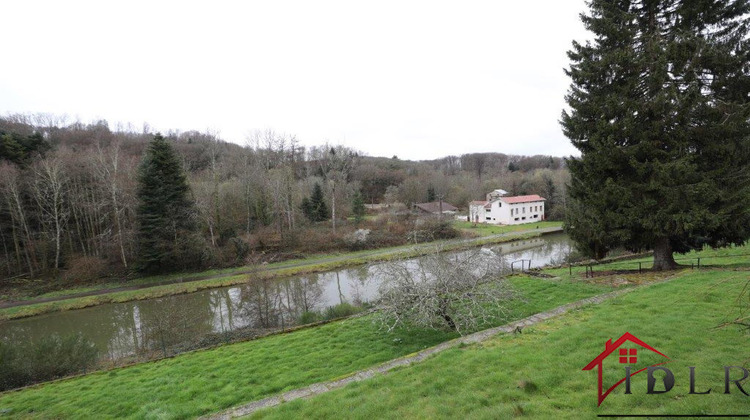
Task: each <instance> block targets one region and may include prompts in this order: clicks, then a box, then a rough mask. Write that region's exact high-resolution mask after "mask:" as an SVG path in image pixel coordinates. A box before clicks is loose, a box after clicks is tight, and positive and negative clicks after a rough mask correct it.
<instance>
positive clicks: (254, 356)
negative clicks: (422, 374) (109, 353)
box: [0, 277, 612, 418]
mask: <svg viewBox="0 0 750 420" xmlns="http://www.w3.org/2000/svg"><path fill="white" fill-rule="evenodd" d="M511 281H512V283H513V285H514V287H515V288H516V289H517V291H518V293H519V296H521V297H523V299H521V300H517V301H516V302H515V304H514V306H513V310H512V312H511V313H509V314H507V316H506V318H504V319H501V320H498V323H504V322H507V321H508V320H512V319H518V318H522V317H524V316H528V315H529V314H532V313H536V312H540V311H542V310H545V309H549V308H552V307H556V306H559V305H561V304H564V303H567V302H571V301H575V300H578V299H581V298H584V297H588V296H593V295H597V294H601V293H605V292H607V291H610V290H612V287H610V286H608V285H600V284H589V283H586V282H578V281H576V282H569V281H551V280H541V279H537V278H529V277H512V278H511ZM453 337H455V335H453V334H449V333H443V332H433V331H396V332H394V333H385V332H383V331H379V330H378V327H377V325H375V324H373V323H372V318H371V317H369V316H365V317H361V318H355V319H349V320H345V321H340V322H334V323H331V324H327V325H324V326H321V327H317V328H310V329H305V330H300V331H296V332H293V333H288V334H281V335H276V336H271V337H267V338H263V339H259V340H254V341H248V342H244V343H238V344H232V345H227V346H222V347H218V348H214V349H210V350H203V351H196V352H193V353H187V354H183V355H180V356H177V357H174V358H172V359H167V360H162V361H158V362H151V363H144V364H140V365H136V366H132V367H127V368H120V369H114V370H111V371H105V372H98V373H93V374H89V375H86V376H82V377H78V378H72V379H67V380H62V381H58V382H53V383H49V384H43V385H39V386H35V387H32V388H28V389H25V390H21V391H17V392H9V393H6V394H2V395H0V412H4V413H6V415H9V416H11V417H23V418H28V417H37V418H92V417H99V418H101V417H131V418H144V417H159V418H184V417H193V416H198V415H202V414H207V413H211V412H215V411H219V410H223V409H226V408H229V407H232V406H235V405H237V404H240V403H243V402H247V401H251V400H255V399H259V398H263V397H266V396H269V395H272V394H275V393H277V392H280V391H283V390H289V389H294V388H298V387H301V386H305V385H309V384H312V383H315V382H319V381H324V380H329V379H333V378H336V377H340V376H342V375H346V374H348V373H351V372H354V371H357V370H359V369H363V368H366V367H369V366H372V365H375V364H378V363H381V362H384V361H386V360H390V359H393V358H396V357H400V356H404V355H407V354H410V353H413V352H415V351H418V350H420V349H422V348H425V347H428V346H432V345H435V344H438V343H440V342H443V341H445V340H448V339H451V338H453Z"/></svg>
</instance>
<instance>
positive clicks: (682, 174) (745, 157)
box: [561, 0, 750, 270]
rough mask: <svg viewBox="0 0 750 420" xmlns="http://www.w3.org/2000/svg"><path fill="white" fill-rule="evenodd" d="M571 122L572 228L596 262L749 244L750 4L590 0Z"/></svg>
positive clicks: (567, 123) (577, 57) (565, 118)
mask: <svg viewBox="0 0 750 420" xmlns="http://www.w3.org/2000/svg"><path fill="white" fill-rule="evenodd" d="M589 7H590V12H589V13H588V14H587V15H583V16H582V18H581V19H582V21H583V23H584V25H585V27H586V28H587V29H588V30H589V31H591V32H592V33H593V41H591V42H586V43H585V44H580V43H577V42H574V43H573V49H572V50H571V51H569V52H568V56H569V57H570V60H571V65H570V69H569V70H568V71H567V72H566V73H567V74H568V75H569V76H570V77H571V79H572V84H571V87H570V90H569V93H568V95H567V97H566V101H567V103H568V105H569V106H570V110H569V111H564V112H563V114H562V121H561V123H562V126H563V131H564V133H565V135H566V136H567V137H568V138H569V139H570V140H571V142H572V143H573V145H574V146H575V147H576V148H577V149H578V150H580V152H581V156H580V157H579V158H571V159H569V160H568V166H569V168H570V172H571V184H570V188H569V189H568V193H569V195H570V199H571V200H570V201H569V205H568V209H569V211H568V214H567V216H566V227H567V229H568V232H569V233H570V235H571V237H572V238H573V239H574V240H575V241H576V242H577V243H578V245H579V249H581V250H582V251H586V252H588V253H589V254H592V255H595V256H596V257H602V256H603V255H604V254H606V252H607V250H609V249H611V248H613V247H617V246H624V247H626V248H629V249H631V250H645V249H653V250H654V269H656V270H660V269H669V268H673V267H674V266H675V265H676V264H675V261H674V258H673V252H678V253H684V252H687V251H689V250H690V249H697V248H700V247H702V246H704V245H705V244H708V245H710V246H714V247H716V246H725V245H728V244H739V243H743V242H744V241H745V239H747V238H748V236H750V230H749V228H750V212H748V210H747V209H748V208H750V187H749V185H750V179H749V178H750V171H749V164H750V142H749V139H750V124H748V120H749V117H750V102H749V101H748V94H750V77H749V72H750V55H749V53H750V50H749V49H748V47H749V46H750V45H749V44H748V25H749V23H750V22H749V21H748V18H747V15H748V13H749V12H750V7H749V6H748V0H717V1H685V0H632V1H612V0H591V1H590V2H589Z"/></svg>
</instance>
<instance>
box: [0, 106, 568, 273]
mask: <svg viewBox="0 0 750 420" xmlns="http://www.w3.org/2000/svg"><path fill="white" fill-rule="evenodd" d="M0 178H2V179H3V182H2V186H0V243H2V249H0V252H1V254H0V270H1V272H2V276H3V277H5V278H9V277H17V276H26V277H40V276H41V277H50V278H55V279H58V278H60V279H63V280H65V279H68V280H86V279H91V278H96V277H100V276H105V275H109V274H113V275H118V276H119V275H123V274H126V273H132V272H168V271H176V270H186V269H197V268H206V267H221V266H231V265H238V264H245V263H248V262H251V261H260V260H263V259H264V258H265V259H270V258H273V257H274V256H277V255H279V254H281V253H285V252H286V253H295V252H309V251H315V250H318V251H319V250H327V249H330V247H331V246H336V244H343V243H344V242H345V241H343V239H342V238H343V237H344V236H345V235H347V234H350V233H351V232H352V231H353V230H354V229H356V228H357V227H359V226H360V223H368V222H367V221H363V219H364V217H363V216H364V211H365V209H364V207H365V204H374V203H388V204H391V205H392V206H391V207H392V209H400V210H401V211H402V212H403V213H404V214H407V213H408V209H410V208H411V205H412V204H414V203H419V202H424V201H427V199H428V198H430V197H435V196H436V194H439V195H440V197H442V198H443V199H444V200H445V201H448V202H452V203H453V204H455V205H456V206H458V207H466V205H467V204H466V203H468V201H470V200H476V199H482V198H483V197H484V194H485V193H486V192H487V191H491V190H493V189H496V188H504V189H506V190H508V191H510V192H511V193H512V194H532V193H533V194H540V195H543V196H545V197H547V198H548V200H549V204H550V205H549V206H548V207H549V212H550V214H549V215H548V217H551V218H558V219H559V218H562V209H563V207H564V201H565V200H564V189H565V182H566V180H567V169H566V168H565V164H564V162H563V160H562V159H560V158H554V157H549V156H534V157H523V156H512V155H504V154H499V153H484V154H466V155H462V156H450V157H446V158H443V159H438V160H433V161H417V162H415V161H407V160H401V159H399V158H398V157H397V156H393V157H391V158H378V157H369V156H365V155H363V154H362V153H361V152H358V151H356V150H353V149H350V148H347V147H343V146H338V145H335V146H334V145H328V144H326V145H321V146H313V147H304V146H302V145H301V143H300V141H299V140H298V139H297V138H296V137H295V136H293V135H288V134H282V133H276V132H274V131H271V130H267V131H257V132H254V133H252V134H251V135H249V136H248V138H247V139H246V144H245V145H237V144H234V143H229V142H225V141H223V140H222V139H221V138H220V137H219V136H218V135H217V134H215V133H210V132H196V131H189V132H178V131H170V132H167V133H164V135H163V136H162V135H157V134H155V133H153V130H151V129H150V127H148V126H144V127H142V128H138V129H136V128H135V127H133V126H117V127H110V126H109V124H108V123H107V122H106V121H96V122H92V123H81V122H78V121H75V122H70V121H67V120H66V119H65V117H60V116H54V115H47V114H34V115H8V116H5V117H2V118H0ZM402 204H403V206H402ZM408 217H409V216H408V215H404V216H402V218H408ZM397 219H398V218H396V219H389V221H387V222H377V223H376V222H371V224H370V225H367V226H366V227H368V228H369V229H372V230H374V231H377V230H379V229H380V230H382V231H383V232H384V233H383V235H381V236H377V235H375V237H376V238H381V239H382V240H383V241H386V242H387V241H391V242H388V244H394V243H396V242H394V241H398V240H402V239H399V238H402V237H403V241H406V240H407V239H406V237H407V235H406V234H405V233H406V232H404V231H403V229H407V228H403V227H402V228H401V229H399V228H397V227H398V223H396V224H395V225H394V224H392V223H390V222H391V221H393V220H397ZM388 235H390V236H388ZM170 238H171V239H170ZM170 242H171V243H170ZM327 247H328V248H327Z"/></svg>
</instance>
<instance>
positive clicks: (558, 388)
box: [256, 270, 750, 419]
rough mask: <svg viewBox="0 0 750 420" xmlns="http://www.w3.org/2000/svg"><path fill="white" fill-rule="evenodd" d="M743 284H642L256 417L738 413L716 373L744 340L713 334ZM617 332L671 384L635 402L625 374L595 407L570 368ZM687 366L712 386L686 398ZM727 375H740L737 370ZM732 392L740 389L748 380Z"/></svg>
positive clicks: (747, 359) (748, 338) (681, 280)
mask: <svg viewBox="0 0 750 420" xmlns="http://www.w3.org/2000/svg"><path fill="white" fill-rule="evenodd" d="M747 282H748V273H747V272H741V271H740V272H738V271H728V270H705V271H685V272H683V274H682V275H681V276H680V277H678V278H676V279H674V280H672V281H671V282H667V283H660V284H654V285H650V286H646V287H644V288H641V289H638V290H635V291H633V292H631V293H628V294H626V295H624V296H622V297H619V298H616V299H614V300H612V301H608V302H605V303H603V304H601V305H599V306H593V307H589V308H586V309H584V310H580V311H576V312H573V313H571V314H568V315H565V316H563V317H560V318H556V319H553V320H551V321H549V322H545V323H542V324H539V325H537V326H533V327H529V328H526V329H524V331H523V333H522V334H518V335H501V336H498V337H496V338H493V339H491V340H489V341H487V342H484V343H481V344H477V345H469V346H463V347H458V348H453V349H450V350H447V351H444V352H442V353H440V354H438V355H436V356H435V357H432V358H430V359H429V360H427V361H425V362H423V363H421V364H417V365H414V366H411V367H406V368H402V369H400V370H397V371H395V372H393V373H390V374H388V375H385V376H379V377H377V378H374V379H370V380H366V381H363V382H360V383H356V384H351V385H349V386H346V387H344V388H342V389H340V390H336V391H332V392H329V393H326V394H323V395H320V396H318V397H315V398H312V399H310V400H304V401H302V400H298V401H293V402H290V403H286V404H283V405H281V406H279V407H276V408H273V409H268V410H264V411H261V412H259V413H257V414H256V416H257V417H268V418H284V419H286V418H326V417H340V416H341V414H342V413H346V417H349V418H382V417H391V418H512V417H528V418H542V419H552V418H555V419H557V418H570V419H580V418H596V416H597V414H641V415H643V414H662V415H663V414H748V413H750V397H747V396H745V395H742V394H741V393H740V392H739V391H738V390H737V388H736V387H734V385H733V388H732V393H731V394H730V395H725V394H724V393H723V391H724V386H723V375H724V371H723V366H745V367H748V364H750V355H749V354H748V345H750V334H748V332H747V330H743V329H740V328H739V327H737V326H730V327H726V328H716V326H717V325H719V324H721V323H722V322H723V321H725V320H726V319H732V318H733V317H735V316H737V314H738V311H739V309H738V307H737V306H738V301H737V297H738V294H739V292H740V290H741V289H742V287H743V286H745V284H746V283H747ZM742 304H745V305H746V304H747V302H746V301H745V302H742ZM625 332H630V333H632V334H634V335H635V336H637V337H638V338H640V339H642V340H644V341H645V342H646V343H648V344H650V345H652V346H654V347H655V348H656V349H658V350H660V351H662V352H663V353H665V354H666V355H667V356H669V357H670V358H671V362H670V363H668V364H667V365H666V367H668V368H669V369H670V370H671V371H672V372H673V373H674V375H675V377H676V385H675V388H674V389H673V390H672V391H671V392H669V393H666V394H661V395H646V377H645V373H642V374H639V375H637V376H635V377H633V379H632V395H625V394H624V393H623V387H622V386H621V387H619V388H618V389H617V390H615V391H614V392H613V393H612V394H611V395H610V396H609V397H608V398H607V399H606V400H605V401H604V402H603V404H602V406H601V407H600V408H597V391H596V371H595V370H594V371H582V370H581V369H582V368H583V367H584V366H585V365H586V364H588V363H589V362H590V361H591V360H592V359H594V357H596V356H597V355H598V354H599V353H600V352H602V351H603V350H604V344H605V341H606V340H607V339H610V338H612V339H614V340H616V339H617V338H619V337H620V336H621V335H622V334H623V333H625ZM626 347H627V346H626ZM630 347H633V346H630ZM639 352H640V353H639V357H640V358H641V362H642V363H646V364H653V363H657V361H656V358H655V357H652V356H650V355H649V354H648V352H645V351H644V350H643V349H640V350H639ZM612 363H614V364H607V365H606V369H608V370H607V374H605V383H606V386H605V388H607V387H608V386H609V385H611V384H613V383H614V382H615V381H616V379H619V378H622V377H623V376H624V368H623V367H622V365H617V362H616V361H613V362H612ZM689 366H695V367H696V372H697V373H696V377H697V385H696V390H697V391H704V390H706V389H708V388H712V389H713V391H712V392H711V394H710V395H689V390H690V388H689V369H688V367H689ZM639 367H641V366H639ZM733 375H736V376H737V379H739V378H741V377H742V373H741V372H735V373H734V374H733ZM733 377H734V376H733ZM660 378H661V375H659V377H658V378H657V383H658V384H659V385H658V386H657V389H661V388H659V387H660V386H662V385H661V379H660ZM744 386H745V389H746V390H748V391H750V389H748V388H750V380H746V381H745V382H744Z"/></svg>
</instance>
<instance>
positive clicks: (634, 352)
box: [620, 349, 638, 365]
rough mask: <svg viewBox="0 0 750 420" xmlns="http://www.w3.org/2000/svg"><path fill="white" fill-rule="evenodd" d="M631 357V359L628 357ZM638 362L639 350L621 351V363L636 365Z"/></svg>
mask: <svg viewBox="0 0 750 420" xmlns="http://www.w3.org/2000/svg"><path fill="white" fill-rule="evenodd" d="M628 355H630V357H627V356H628ZM637 362H638V349H620V363H630V364H631V365H634V364H636V363H637Z"/></svg>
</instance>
